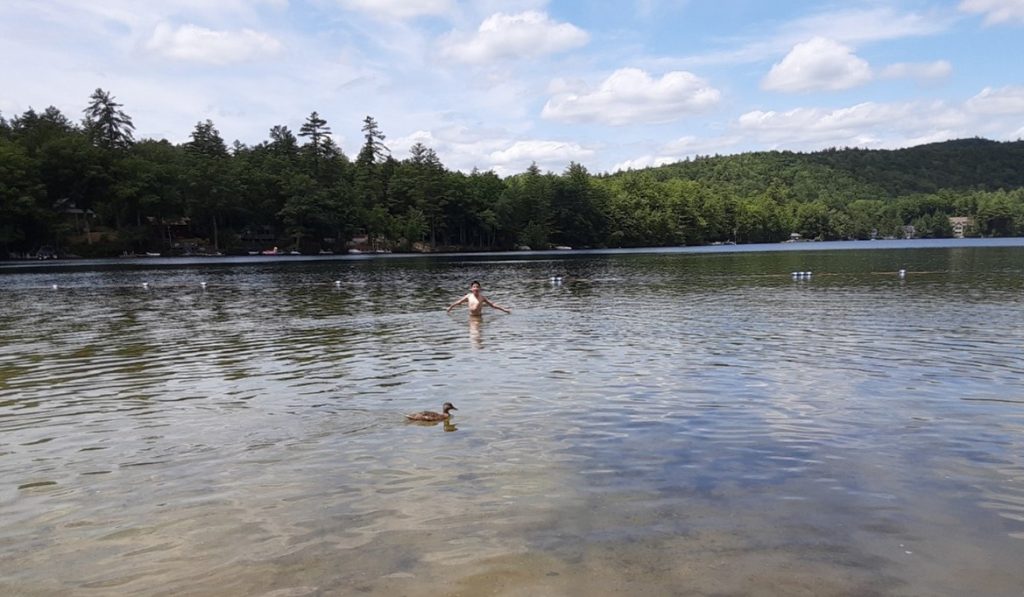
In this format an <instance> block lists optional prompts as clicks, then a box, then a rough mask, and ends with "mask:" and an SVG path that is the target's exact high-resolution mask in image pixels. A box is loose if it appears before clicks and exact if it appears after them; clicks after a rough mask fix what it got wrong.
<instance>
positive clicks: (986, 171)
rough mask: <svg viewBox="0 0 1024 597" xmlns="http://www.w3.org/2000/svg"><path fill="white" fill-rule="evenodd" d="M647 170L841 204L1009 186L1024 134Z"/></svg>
mask: <svg viewBox="0 0 1024 597" xmlns="http://www.w3.org/2000/svg"><path fill="white" fill-rule="evenodd" d="M646 172H647V173H648V174H650V175H651V176H652V177H654V178H655V179H656V180H662V181H665V180H671V179H683V180H692V181H697V182H701V183H704V184H708V185H711V186H714V187H718V188H719V189H720V190H722V191H724V192H728V193H730V194H734V195H736V196H750V195H754V194H758V193H761V192H764V191H765V190H766V189H769V188H771V187H772V186H773V184H774V185H775V186H777V187H780V188H785V189H787V191H788V193H789V198H790V199H793V200H796V201H810V200H814V199H824V200H826V201H829V200H831V201H830V202H836V201H838V202H841V203H845V202H848V201H851V200H854V199H857V198H865V197H872V198H878V199H886V198H895V197H901V196H906V195H912V194H918V193H935V192H937V191H939V190H942V189H949V190H982V191H996V190H1012V189H1018V188H1024V141H1013V142H998V141H989V140H987V139H958V140H954V141H945V142H942V143H930V144H927V145H920V146H917V147H911V148H907V149H896V150H882V149H828V150H824V151H818V152H813V153H795V152H790V151H767V152H753V153H744V154H740V155H734V156H714V157H698V158H697V159H695V160H688V161H684V162H677V163H674V164H668V165H665V166H660V167H657V168H649V169H647V170H646ZM620 175H621V174H618V175H612V176H613V177H614V176H620Z"/></svg>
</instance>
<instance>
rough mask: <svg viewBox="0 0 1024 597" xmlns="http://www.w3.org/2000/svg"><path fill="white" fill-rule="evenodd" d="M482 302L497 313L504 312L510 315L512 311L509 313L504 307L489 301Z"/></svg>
mask: <svg viewBox="0 0 1024 597" xmlns="http://www.w3.org/2000/svg"><path fill="white" fill-rule="evenodd" d="M484 302H485V303H486V304H487V306H489V307H491V308H493V309H497V310H499V311H504V312H505V313H512V311H509V310H508V309H506V308H505V307H502V306H501V305H498V304H495V303H492V302H491V300H490V299H487V298H485V299H484Z"/></svg>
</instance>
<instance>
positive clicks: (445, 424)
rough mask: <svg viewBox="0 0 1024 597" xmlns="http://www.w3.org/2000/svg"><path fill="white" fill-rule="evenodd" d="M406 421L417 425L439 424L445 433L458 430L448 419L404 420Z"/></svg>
mask: <svg viewBox="0 0 1024 597" xmlns="http://www.w3.org/2000/svg"><path fill="white" fill-rule="evenodd" d="M406 423H407V424H409V425H416V426H417V427H436V426H437V425H438V424H441V426H442V428H443V429H444V431H445V433H448V432H451V431H458V430H459V428H458V427H456V426H455V423H452V422H451V421H450V420H445V421H406Z"/></svg>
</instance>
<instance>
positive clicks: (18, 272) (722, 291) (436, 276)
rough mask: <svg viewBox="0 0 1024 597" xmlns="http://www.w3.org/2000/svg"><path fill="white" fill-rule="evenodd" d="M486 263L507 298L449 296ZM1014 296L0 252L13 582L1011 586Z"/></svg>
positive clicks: (369, 587)
mask: <svg viewBox="0 0 1024 597" xmlns="http://www.w3.org/2000/svg"><path fill="white" fill-rule="evenodd" d="M899 269H906V270H907V272H908V273H907V276H906V278H905V279H900V278H899V277H898V276H897V274H896V272H897V271H898V270H899ZM808 270H812V271H814V276H813V278H812V279H811V280H793V279H792V277H791V276H790V272H792V271H808ZM552 275H558V276H562V281H561V283H559V284H553V283H551V281H550V279H551V276H552ZM474 278H479V279H481V281H482V282H484V284H485V286H486V287H487V288H488V289H489V290H490V291H492V292H493V293H494V294H495V295H496V296H500V297H501V304H503V305H506V306H509V307H511V308H512V309H513V314H512V315H507V316H506V315H501V314H495V316H493V317H492V316H490V314H488V315H485V318H472V317H467V316H466V314H465V313H464V312H462V313H453V314H452V315H451V316H446V315H445V313H444V307H445V306H446V305H447V303H448V302H449V301H450V298H451V296H452V294H453V293H457V292H459V291H460V289H461V288H463V286H464V284H465V280H466V279H474ZM335 280H340V281H341V283H340V284H339V285H337V286H336V285H335V284H334V281H335ZM143 282H145V283H146V284H147V286H148V288H146V287H143ZM201 282H206V285H205V288H203V286H202V285H201ZM53 284H57V285H58V290H56V291H55V290H53V289H52V285H53ZM396 288H401V289H402V296H403V300H401V301H396V300H394V291H395V289H396ZM1022 291H1024V248H1021V247H1004V248H984V249H979V248H945V249H922V250H914V251H907V250H903V251H886V250H874V251H823V250H814V251H786V252H778V253H765V254H757V253H745V254H738V253H708V254H683V253H664V254H659V253H653V254H597V255H589V256H578V255H572V254H570V255H568V256H565V257H562V256H560V258H559V259H551V258H548V257H542V258H537V259H531V258H527V257H523V256H522V255H517V256H516V257H515V258H514V259H500V258H495V257H493V256H489V257H487V258H460V259H455V258H422V259H387V260H358V261H356V260H354V261H340V260H338V261H315V262H280V261H278V262H272V261H267V262H261V263H256V264H251V265H238V264H231V263H212V264H203V265H195V264H190V263H180V264H170V265H168V266H166V267H158V266H154V265H152V264H148V263H147V264H137V265H121V266H109V267H101V266H99V265H97V266H95V267H92V268H69V269H22V268H18V269H13V270H9V271H2V273H0V292H2V293H3V296H4V307H3V308H0V479H3V481H2V482H0V517H2V520H3V521H4V524H3V525H2V526H0V551H2V553H3V554H4V557H3V558H0V593H2V594H17V595H22V594H24V595H37V594H38V595H57V594H68V593H74V594H95V595H109V594H199V595H202V594H208V595H254V594H257V595H258V594H265V595H315V594H336V593H340V594H348V593H354V592H372V593H380V594H406V595H421V594H422V595H427V594H430V595H436V594H481V593H498V594H595V595H600V594H633V593H637V592H641V591H649V592H653V593H655V594H671V593H692V594H813V595H851V594H857V595H860V594H892V595H964V594H991V595H996V594H1019V593H1020V588H1021V587H1022V586H1024V571H1022V569H1021V568H1020V566H1019V562H1020V561H1021V558H1022V556H1024V394H1022V393H1021V388H1022V387H1024V361H1022V359H1021V357H1020V355H1021V349H1022V347H1024V292H1022ZM467 333H468V336H469V338H468V342H467V337H466V336H467ZM445 401H451V402H454V403H456V404H457V405H459V411H458V414H457V416H456V419H455V420H454V421H451V422H443V423H441V424H421V423H407V422H406V421H405V419H404V417H403V413H405V412H411V411H418V410H424V409H434V408H437V405H440V404H441V403H442V402H445ZM456 430H457V431H458V433H452V432H453V431H456Z"/></svg>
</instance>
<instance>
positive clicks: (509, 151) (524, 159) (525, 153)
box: [488, 140, 594, 172]
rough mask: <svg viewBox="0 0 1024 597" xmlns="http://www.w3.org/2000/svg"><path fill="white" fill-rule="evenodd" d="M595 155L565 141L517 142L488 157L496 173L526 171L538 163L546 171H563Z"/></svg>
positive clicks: (589, 150)
mask: <svg viewBox="0 0 1024 597" xmlns="http://www.w3.org/2000/svg"><path fill="white" fill-rule="evenodd" d="M593 155H594V150H592V149H587V148H585V147H582V146H580V145H578V144H576V143H566V142H563V141H542V140H532V141H516V142H514V143H512V145H510V146H509V147H507V148H505V149H502V150H498V151H494V152H492V153H491V154H490V155H489V156H488V157H489V158H490V160H491V162H492V164H493V165H494V167H495V170H496V171H499V172H507V171H509V170H511V171H520V172H521V171H522V170H525V169H526V168H527V167H528V166H529V165H530V164H531V163H533V162H536V163H537V165H538V166H539V167H541V168H542V169H545V170H553V171H555V170H561V169H563V168H564V167H565V166H567V165H568V164H569V162H573V161H575V162H579V161H582V160H584V159H586V158H589V157H591V156H593Z"/></svg>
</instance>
